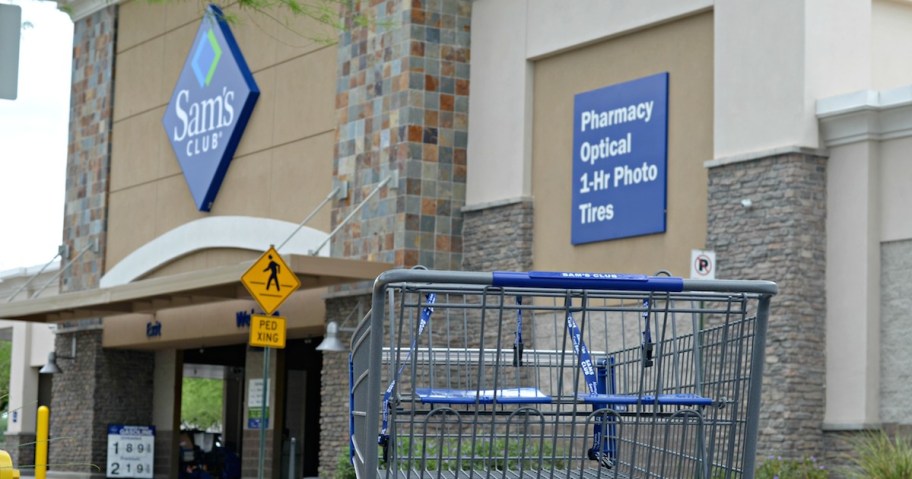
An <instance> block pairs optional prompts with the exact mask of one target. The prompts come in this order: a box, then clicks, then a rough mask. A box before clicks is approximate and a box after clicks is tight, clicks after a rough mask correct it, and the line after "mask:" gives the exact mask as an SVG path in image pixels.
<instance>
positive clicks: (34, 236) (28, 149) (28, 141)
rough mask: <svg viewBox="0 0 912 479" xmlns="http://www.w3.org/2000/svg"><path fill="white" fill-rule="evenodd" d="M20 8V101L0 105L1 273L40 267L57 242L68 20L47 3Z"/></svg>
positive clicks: (19, 1)
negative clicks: (35, 266)
mask: <svg viewBox="0 0 912 479" xmlns="http://www.w3.org/2000/svg"><path fill="white" fill-rule="evenodd" d="M0 3H7V4H15V5H19V6H21V7H22V21H23V24H24V27H23V30H22V37H21V42H20V49H19V95H18V98H17V99H16V100H12V101H11V100H2V99H0V271H5V270H9V269H12V268H18V267H26V266H34V265H38V264H42V265H43V264H44V263H47V262H48V261H50V260H51V258H53V257H54V255H55V254H56V253H57V246H58V245H59V244H60V243H61V240H62V230H63V202H64V188H65V180H66V156H67V141H68V139H67V136H68V126H67V125H68V122H69V104H70V76H71V71H70V70H71V67H70V65H71V58H72V45H73V22H72V21H71V20H70V17H69V16H68V15H67V14H66V13H63V12H61V11H59V10H57V5H56V4H55V3H54V2H43V1H35V0H0Z"/></svg>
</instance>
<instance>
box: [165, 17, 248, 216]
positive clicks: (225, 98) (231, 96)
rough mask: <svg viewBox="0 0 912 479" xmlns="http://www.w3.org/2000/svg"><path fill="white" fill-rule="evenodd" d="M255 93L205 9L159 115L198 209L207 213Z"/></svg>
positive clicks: (225, 34) (220, 21)
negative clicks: (169, 95) (174, 83)
mask: <svg viewBox="0 0 912 479" xmlns="http://www.w3.org/2000/svg"><path fill="white" fill-rule="evenodd" d="M259 96H260V89H259V87H258V86H257V84H256V81H254V79H253V74H252V73H251V72H250V68H248V67H247V62H246V61H245V60H244V56H243V55H242V54H241V49H240V48H239V47H238V45H237V42H236V41H235V40H234V35H233V34H232V33H231V29H230V28H229V27H228V24H227V23H226V22H225V19H224V16H223V15H222V11H221V10H220V9H219V8H218V7H216V6H215V5H209V7H208V8H207V9H206V14H205V15H203V20H202V21H201V22H200V26H199V30H198V31H197V33H196V39H195V40H194V41H193V46H192V47H191V48H190V53H189V54H188V55H187V60H186V61H185V62H184V68H183V70H181V73H180V77H179V78H178V80H177V85H176V86H175V87H174V92H173V93H172V94H171V102H170V103H168V108H167V109H166V110H165V116H164V117H162V125H163V126H164V128H165V133H166V134H167V135H168V141H169V142H170V143H171V147H172V148H173V149H174V154H175V156H177V161H178V163H180V167H181V170H183V172H184V178H185V179H186V180H187V186H189V187H190V194H191V195H193V201H194V202H195V203H196V207H197V208H198V209H199V210H200V211H210V210H211V209H212V203H213V201H215V196H216V194H217V193H218V190H219V187H220V186H221V184H222V180H223V179H224V178H225V173H226V172H227V171H228V165H229V163H231V159H232V158H233V157H234V152H235V150H237V146H238V143H240V141H241V135H243V133H244V128H245V127H246V126H247V121H248V120H249V119H250V114H251V113H252V112H253V106H254V104H256V101H257V98H258V97H259Z"/></svg>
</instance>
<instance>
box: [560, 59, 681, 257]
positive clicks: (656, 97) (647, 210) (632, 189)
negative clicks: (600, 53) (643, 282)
mask: <svg viewBox="0 0 912 479" xmlns="http://www.w3.org/2000/svg"><path fill="white" fill-rule="evenodd" d="M667 145H668V73H660V74H658V75H652V76H649V77H645V78H640V79H637V80H632V81H629V82H626V83H620V84H617V85H612V86H608V87H605V88H600V89H598V90H593V91H589V92H585V93H580V94H578V95H576V96H575V97H574V101H573V183H572V185H571V191H572V192H573V194H572V204H573V206H572V210H571V217H572V221H571V231H570V237H571V241H572V243H573V244H583V243H592V242H595V241H605V240H611V239H618V238H626V237H630V236H640V235H647V234H652V233H661V232H664V231H665V206H666V185H667V176H666V171H667V156H668V148H667Z"/></svg>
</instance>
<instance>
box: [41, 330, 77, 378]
mask: <svg viewBox="0 0 912 479" xmlns="http://www.w3.org/2000/svg"><path fill="white" fill-rule="evenodd" d="M71 348H72V351H73V352H72V354H71V355H70V356H61V355H58V354H57V352H56V351H51V352H49V353H48V360H47V364H45V365H44V366H42V367H41V369H39V370H38V374H57V373H62V372H63V370H62V369H60V366H58V365H57V360H58V359H69V360H72V361H75V360H76V335H75V334H74V335H73V342H72V346H71Z"/></svg>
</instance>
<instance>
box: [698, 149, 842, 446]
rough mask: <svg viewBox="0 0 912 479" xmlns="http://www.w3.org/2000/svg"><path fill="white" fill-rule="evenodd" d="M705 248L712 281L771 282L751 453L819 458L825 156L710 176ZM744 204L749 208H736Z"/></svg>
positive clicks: (768, 160) (778, 160) (745, 165)
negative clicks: (711, 259) (775, 290)
mask: <svg viewBox="0 0 912 479" xmlns="http://www.w3.org/2000/svg"><path fill="white" fill-rule="evenodd" d="M708 194H709V199H708V200H709V201H708V208H709V211H708V235H707V245H706V246H707V248H708V249H711V250H715V252H716V258H717V261H718V268H717V274H716V277H717V278H728V279H732V278H737V279H763V280H771V281H775V282H777V283H778V284H779V289H780V294H779V295H778V296H776V297H775V298H774V299H773V301H772V307H771V309H772V311H771V316H770V321H769V332H768V336H767V346H766V363H765V374H764V377H763V398H762V405H761V410H760V436H759V444H758V454H759V455H760V457H766V456H767V455H776V456H783V457H794V458H800V457H802V456H805V455H806V456H816V457H821V453H822V452H823V451H822V447H823V436H822V432H821V424H822V421H823V413H824V385H825V345H826V335H825V331H826V329H825V318H826V302H825V296H824V294H825V289H824V278H825V276H824V274H825V261H826V228H825V226H826V158H824V157H821V156H817V155H814V154H805V153H794V154H784V155H776V156H770V157H765V158H759V159H756V160H752V161H744V162H738V163H732V164H727V165H723V166H717V167H713V168H710V170H709V189H708ZM743 199H750V200H751V204H752V206H751V207H750V208H745V207H744V206H743V205H742V200H743Z"/></svg>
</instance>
